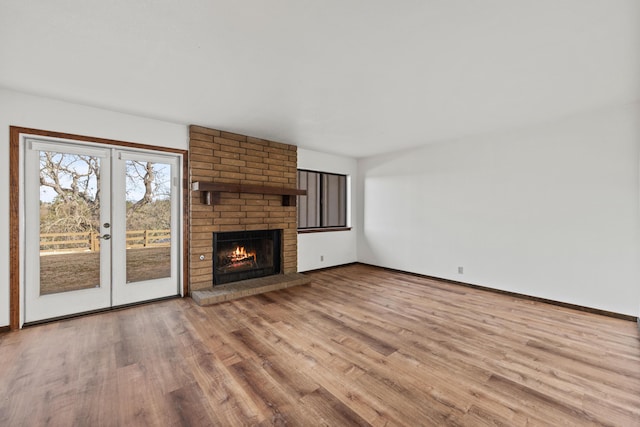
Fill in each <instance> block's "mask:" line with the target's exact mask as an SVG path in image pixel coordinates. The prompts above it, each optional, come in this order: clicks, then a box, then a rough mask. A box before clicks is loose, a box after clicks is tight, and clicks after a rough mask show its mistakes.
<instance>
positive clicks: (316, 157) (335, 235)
mask: <svg viewBox="0 0 640 427" xmlns="http://www.w3.org/2000/svg"><path fill="white" fill-rule="evenodd" d="M298 168H300V169H309V170H315V171H321V172H331V173H339V174H343V175H348V176H349V177H350V180H349V188H348V191H349V192H350V196H351V197H348V199H349V200H351V206H350V209H349V211H348V213H347V215H348V218H349V224H350V225H351V227H352V229H351V230H350V231H330V232H322V233H304V234H298V271H308V270H315V269H318V268H325V267H332V266H334V265H341V264H348V263H351V262H356V261H357V253H356V248H357V244H356V237H357V235H356V230H357V221H356V209H357V203H356V200H355V198H354V197H353V195H355V186H356V179H355V178H356V172H357V161H356V159H353V158H350V157H343V156H335V155H332V154H326V153H319V152H317V151H311V150H305V149H302V148H298ZM321 256H322V257H324V261H321V260H320V257H321Z"/></svg>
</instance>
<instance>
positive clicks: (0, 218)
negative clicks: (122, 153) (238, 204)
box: [0, 89, 188, 326]
mask: <svg viewBox="0 0 640 427" xmlns="http://www.w3.org/2000/svg"><path fill="white" fill-rule="evenodd" d="M9 126H21V127H29V128H36V129H43V130H48V131H55V132H64V133H72V134H80V135H87V136H94V137H100V138H108V139H115V140H120V141H127V142H137V143H141V144H150V145H157V146H162V147H170V148H178V149H184V150H186V149H187V148H188V133H187V127H186V126H185V125H179V124H175V123H168V122H162V121H158V120H151V119H146V118H142V117H136V116H131V115H127V114H121V113H116V112H112V111H107V110H101V109H96V108H90V107H85V106H81V105H77V104H71V103H67V102H62V101H56V100H52V99H48V98H41V97H36V96H31V95H25V94H22V93H18V92H13V91H9V90H5V89H0V152H2V153H3V155H0V201H2V202H1V203H0V206H1V207H0V326H7V325H8V324H9Z"/></svg>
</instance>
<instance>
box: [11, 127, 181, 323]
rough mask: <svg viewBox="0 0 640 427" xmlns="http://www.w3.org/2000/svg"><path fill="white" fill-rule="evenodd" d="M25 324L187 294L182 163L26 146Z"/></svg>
mask: <svg viewBox="0 0 640 427" xmlns="http://www.w3.org/2000/svg"><path fill="white" fill-rule="evenodd" d="M24 161H25V163H24V175H23V177H24V186H23V188H24V193H23V202H24V218H25V225H26V226H25V227H24V232H23V235H24V243H25V244H24V247H25V252H24V262H23V266H24V278H25V279H24V321H25V322H34V321H39V320H45V319H51V318H56V317H61V316H67V315H72V314H77V313H82V312H88V311H93V310H100V309H105V308H109V307H113V306H119V305H126V304H131V303H136V302H140V301H145V300H151V299H156V298H162V297H167V296H172V295H177V294H179V293H180V291H179V283H180V277H179V276H180V275H179V271H180V269H179V264H180V257H179V247H180V244H181V242H180V236H181V233H180V231H179V230H180V216H179V212H180V186H179V185H178V183H179V182H180V179H179V178H180V176H179V174H180V170H181V167H180V163H181V157H180V156H179V155H173V154H166V153H160V152H152V151H143V150H133V149H121V148H113V147H112V146H108V145H100V144H84V143H78V142H77V141H65V140H58V139H54V138H41V137H37V138H36V137H33V138H32V137H25V139H24Z"/></svg>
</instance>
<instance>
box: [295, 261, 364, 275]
mask: <svg viewBox="0 0 640 427" xmlns="http://www.w3.org/2000/svg"><path fill="white" fill-rule="evenodd" d="M356 264H362V265H368V264H363V263H361V262H357V261H354V262H348V263H346V264H338V265H332V266H329V267H321V268H314V269H312V270H305V271H299V273H302V274H304V273H313V272H314V271H327V270H333V269H334V268H340V267H347V266H349V265H356ZM372 267H375V266H372Z"/></svg>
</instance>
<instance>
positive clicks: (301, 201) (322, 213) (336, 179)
mask: <svg viewBox="0 0 640 427" xmlns="http://www.w3.org/2000/svg"><path fill="white" fill-rule="evenodd" d="M298 188H299V189H300V190H307V195H306V196H298V203H297V205H298V229H309V228H333V227H346V226H347V177H346V175H338V174H334V173H326V172H315V171H308V170H301V169H299V170H298Z"/></svg>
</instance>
